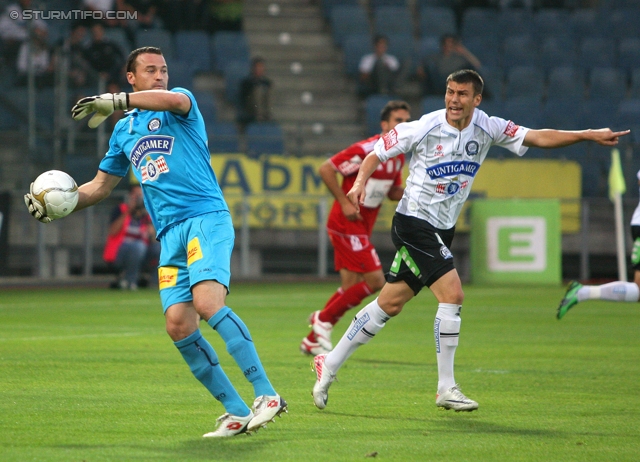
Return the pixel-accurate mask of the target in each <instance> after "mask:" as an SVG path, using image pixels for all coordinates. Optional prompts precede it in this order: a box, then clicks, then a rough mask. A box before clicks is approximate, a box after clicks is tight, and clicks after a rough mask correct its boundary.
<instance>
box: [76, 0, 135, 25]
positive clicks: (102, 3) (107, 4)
mask: <svg viewBox="0 0 640 462" xmlns="http://www.w3.org/2000/svg"><path fill="white" fill-rule="evenodd" d="M121 2H122V0H82V7H83V9H85V10H87V11H96V12H98V11H99V12H101V13H102V21H104V24H105V25H106V26H107V27H117V26H124V25H126V24H125V23H123V21H121V20H119V19H117V18H115V17H113V16H112V15H110V16H112V17H111V19H107V18H106V16H107V14H106V13H107V11H116V10H118V9H119V8H118V4H119V3H121ZM98 20H99V19H98ZM95 21H96V19H94V18H87V20H86V21H85V25H86V26H87V27H91V25H92V24H93V23H94V22H95Z"/></svg>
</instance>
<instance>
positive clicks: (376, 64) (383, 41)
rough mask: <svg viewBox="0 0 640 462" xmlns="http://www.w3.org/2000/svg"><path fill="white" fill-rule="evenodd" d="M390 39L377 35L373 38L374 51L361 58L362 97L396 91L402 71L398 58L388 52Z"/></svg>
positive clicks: (388, 93) (360, 91)
mask: <svg viewBox="0 0 640 462" xmlns="http://www.w3.org/2000/svg"><path fill="white" fill-rule="evenodd" d="M388 48H389V39H388V38H387V37H385V36H384V35H376V37H375V38H374V39H373V49H374V51H373V53H369V54H366V55H364V56H363V57H362V59H360V65H359V67H358V68H359V71H360V89H359V91H358V93H359V94H360V96H362V97H367V96H369V95H372V94H384V95H390V94H393V92H394V91H395V85H396V79H397V77H398V74H399V72H400V62H399V61H398V58H396V57H395V56H393V55H390V54H388V53H387V49H388Z"/></svg>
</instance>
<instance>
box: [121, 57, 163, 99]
mask: <svg viewBox="0 0 640 462" xmlns="http://www.w3.org/2000/svg"><path fill="white" fill-rule="evenodd" d="M127 81H128V82H129V83H130V84H131V86H132V87H133V91H144V90H166V89H167V84H168V82H169V73H168V71H167V63H166V61H165V60H164V56H162V55H156V54H153V53H142V54H141V55H138V57H137V58H136V61H135V67H134V70H133V72H127Z"/></svg>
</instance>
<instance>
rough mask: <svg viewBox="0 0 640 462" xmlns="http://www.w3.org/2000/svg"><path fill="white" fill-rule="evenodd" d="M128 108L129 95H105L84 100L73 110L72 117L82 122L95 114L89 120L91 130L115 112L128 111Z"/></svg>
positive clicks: (123, 93) (88, 97)
mask: <svg viewBox="0 0 640 462" xmlns="http://www.w3.org/2000/svg"><path fill="white" fill-rule="evenodd" d="M128 108H129V95H128V94H127V93H125V92H122V93H104V94H102V95H96V96H87V97H86V98H82V99H81V100H80V101H78V102H77V103H76V105H75V106H73V108H71V116H72V117H73V119H74V120H80V119H84V118H85V117H87V116H88V115H89V114H91V113H94V112H95V114H93V117H91V119H89V128H96V127H97V126H98V125H100V124H101V123H102V122H104V121H105V119H106V118H107V117H109V116H110V115H111V114H113V111H126V110H127V109H128Z"/></svg>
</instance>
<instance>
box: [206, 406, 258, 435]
mask: <svg viewBox="0 0 640 462" xmlns="http://www.w3.org/2000/svg"><path fill="white" fill-rule="evenodd" d="M253 417H254V416H253V412H249V415H248V416H246V417H238V416H237V415H233V414H229V413H228V412H227V413H226V414H223V415H221V416H220V417H218V419H217V420H216V422H217V423H218V428H216V429H215V431H212V432H209V433H205V434H204V435H202V436H203V437H204V438H226V437H228V436H235V435H239V434H240V433H246V432H247V427H248V426H249V422H250V421H251V419H253Z"/></svg>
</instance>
